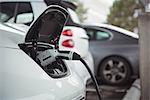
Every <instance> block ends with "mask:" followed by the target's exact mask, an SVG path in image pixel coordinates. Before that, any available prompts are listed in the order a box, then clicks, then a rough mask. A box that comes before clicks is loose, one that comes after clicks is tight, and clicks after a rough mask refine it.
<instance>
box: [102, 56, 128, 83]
mask: <svg viewBox="0 0 150 100" xmlns="http://www.w3.org/2000/svg"><path fill="white" fill-rule="evenodd" d="M99 67H100V68H99V76H100V79H101V81H102V82H103V83H106V84H108V85H123V84H127V82H128V81H129V80H130V77H131V68H130V64H129V63H128V62H127V61H126V60H125V59H123V58H122V57H118V56H114V57H109V58H106V59H105V60H103V61H102V63H101V64H100V66H99Z"/></svg>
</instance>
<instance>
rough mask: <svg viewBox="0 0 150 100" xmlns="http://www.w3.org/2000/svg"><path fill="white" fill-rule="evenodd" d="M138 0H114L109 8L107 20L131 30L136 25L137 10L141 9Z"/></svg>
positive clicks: (141, 6)
mask: <svg viewBox="0 0 150 100" xmlns="http://www.w3.org/2000/svg"><path fill="white" fill-rule="evenodd" d="M143 8H144V7H143V5H142V4H141V3H140V2H139V0H116V1H115V2H114V3H113V6H112V7H111V8H110V14H109V15H108V16H107V22H108V23H109V24H112V25H116V26H119V27H122V28H125V29H127V30H130V31H133V30H134V28H135V27H138V12H137V11H139V9H141V10H142V9H143Z"/></svg>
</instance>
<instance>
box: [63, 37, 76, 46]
mask: <svg viewBox="0 0 150 100" xmlns="http://www.w3.org/2000/svg"><path fill="white" fill-rule="evenodd" d="M62 46H65V47H69V48H73V47H74V43H73V41H72V40H71V39H68V40H65V41H63V42H62Z"/></svg>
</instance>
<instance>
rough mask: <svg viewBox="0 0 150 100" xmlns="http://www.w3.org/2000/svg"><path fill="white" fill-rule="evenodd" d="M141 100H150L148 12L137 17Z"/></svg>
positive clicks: (149, 31)
mask: <svg viewBox="0 0 150 100" xmlns="http://www.w3.org/2000/svg"><path fill="white" fill-rule="evenodd" d="M139 34H140V38H139V44H140V46H139V47H140V79H141V100H150V12H145V13H144V14H142V15H141V16H140V17H139Z"/></svg>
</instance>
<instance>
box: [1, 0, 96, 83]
mask: <svg viewBox="0 0 150 100" xmlns="http://www.w3.org/2000/svg"><path fill="white" fill-rule="evenodd" d="M0 2H31V6H32V10H33V14H34V20H36V18H38V17H39V15H40V14H41V13H42V12H43V11H44V10H45V9H46V8H47V5H46V4H45V3H44V1H43V0H2V1H0ZM68 11H69V13H71V14H73V15H72V16H71V18H74V20H75V21H76V22H78V23H79V20H78V18H77V16H76V15H75V13H74V12H72V11H71V9H69V8H68ZM65 29H72V30H73V37H66V36H64V35H61V37H60V42H59V48H60V49H61V50H70V51H74V52H77V53H79V54H80V55H81V57H82V58H83V59H84V58H86V59H84V60H85V61H86V62H87V63H88V64H89V67H90V69H91V70H94V69H93V68H94V65H93V60H92V59H93V58H92V56H89V55H91V54H89V53H90V52H89V43H88V36H87V35H86V32H85V30H84V29H83V28H81V27H76V26H65V27H64V30H65ZM25 30H26V31H27V30H28V28H26V29H25ZM65 39H73V42H74V44H75V45H74V47H73V48H68V47H64V46H62V45H61V42H63V41H64V40H65ZM78 66H80V68H81V69H80V70H82V68H83V69H84V66H82V64H81V63H80V64H79V65H78ZM77 72H78V70H77ZM78 74H80V75H81V76H87V77H89V78H90V75H89V74H87V71H86V72H85V70H83V71H82V73H78ZM83 80H85V81H86V79H83Z"/></svg>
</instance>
